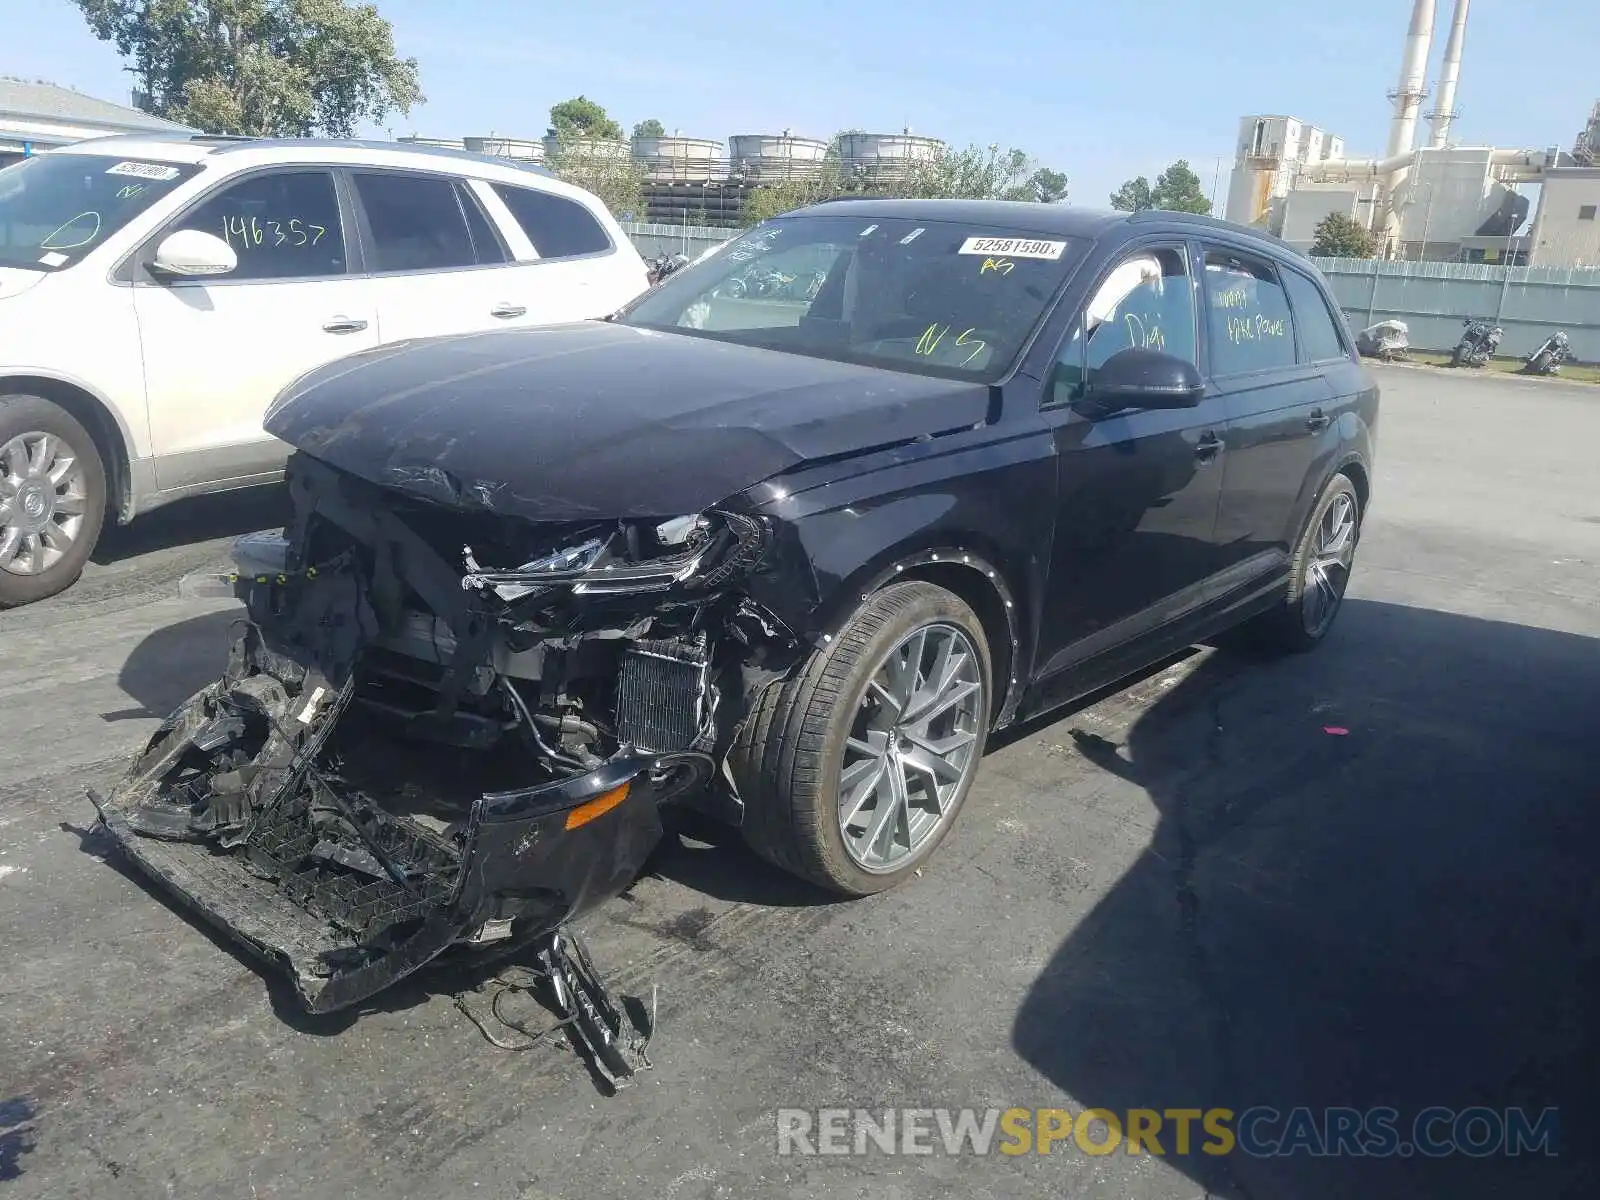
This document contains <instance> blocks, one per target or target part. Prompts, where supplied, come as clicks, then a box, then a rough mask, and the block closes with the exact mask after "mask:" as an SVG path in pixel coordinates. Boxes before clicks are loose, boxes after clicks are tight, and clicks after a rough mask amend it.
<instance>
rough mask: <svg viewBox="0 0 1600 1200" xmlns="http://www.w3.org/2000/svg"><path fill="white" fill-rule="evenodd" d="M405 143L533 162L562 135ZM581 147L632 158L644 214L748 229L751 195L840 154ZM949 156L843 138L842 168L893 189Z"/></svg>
mask: <svg viewBox="0 0 1600 1200" xmlns="http://www.w3.org/2000/svg"><path fill="white" fill-rule="evenodd" d="M400 141H402V142H411V143H418V144H422V145H429V146H449V147H453V148H455V149H464V150H472V151H475V152H477V153H481V154H495V155H501V156H504V157H508V158H515V159H519V160H522V161H529V162H547V161H550V160H552V159H554V158H555V157H556V156H557V155H558V154H559V153H560V152H561V146H560V144H559V141H558V139H556V138H555V137H545V138H542V139H540V140H538V141H533V140H529V139H526V138H510V137H496V136H489V137H464V138H456V139H450V138H431V137H421V136H415V135H414V136H411V137H403V138H401V139H400ZM569 148H575V149H576V150H578V151H579V152H581V153H584V154H608V155H615V156H617V157H618V158H623V157H629V156H631V157H632V158H633V160H634V161H636V162H638V163H639V164H640V166H641V167H642V169H643V174H644V201H645V211H644V212H643V213H640V214H637V215H638V217H639V218H641V219H643V220H648V221H659V222H662V223H665V224H684V225H721V226H736V225H739V224H742V223H743V215H744V208H745V203H746V201H747V200H748V198H749V196H750V193H751V192H752V191H754V190H755V189H757V188H759V187H762V186H764V185H770V184H774V183H784V182H790V181H794V180H800V179H807V178H819V177H821V176H822V174H823V171H824V167H825V165H826V164H827V163H828V161H829V158H830V155H831V154H832V153H833V152H834V144H833V140H832V139H829V138H815V137H803V136H800V135H797V134H795V133H794V132H793V131H791V130H788V129H785V130H783V131H782V132H781V133H739V134H734V135H733V136H732V137H730V138H728V140H727V141H726V143H724V142H721V141H717V140H714V139H710V138H697V137H685V136H684V135H683V134H682V133H681V132H674V133H672V134H670V135H666V136H661V137H638V138H634V139H633V140H632V142H631V143H629V142H623V141H602V140H588V139H586V140H584V141H582V142H580V143H577V144H576V146H575V147H569ZM944 151H945V143H944V142H942V141H940V140H939V139H938V138H931V137H923V136H921V135H918V134H914V133H912V132H911V131H910V130H909V129H905V130H902V131H901V132H899V133H850V134H845V135H844V136H843V137H842V138H840V139H839V146H838V167H839V171H840V174H841V176H842V178H843V183H844V186H845V187H847V188H862V189H867V188H874V187H886V186H892V185H894V184H895V183H898V182H900V181H902V180H904V179H905V178H906V177H907V175H908V174H909V173H910V172H911V171H912V169H913V168H914V167H915V165H916V164H917V163H919V162H928V161H931V160H933V159H936V158H938V157H939V155H941V154H943V153H944Z"/></svg>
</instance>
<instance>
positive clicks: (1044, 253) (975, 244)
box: [956, 237, 1067, 262]
mask: <svg viewBox="0 0 1600 1200" xmlns="http://www.w3.org/2000/svg"><path fill="white" fill-rule="evenodd" d="M1066 248H1067V244H1066V243H1065V242H1045V241H1039V240H1037V239H1034V238H1002V237H969V238H968V239H967V240H966V241H964V242H962V243H961V248H960V249H959V250H957V251H956V253H957V254H985V255H988V254H993V255H1004V256H1005V257H1007V258H1042V259H1046V260H1048V261H1051V262H1054V261H1055V260H1056V259H1058V258H1060V257H1061V254H1062V251H1064V250H1065V249H1066Z"/></svg>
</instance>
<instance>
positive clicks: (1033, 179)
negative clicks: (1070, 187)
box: [1028, 167, 1067, 204]
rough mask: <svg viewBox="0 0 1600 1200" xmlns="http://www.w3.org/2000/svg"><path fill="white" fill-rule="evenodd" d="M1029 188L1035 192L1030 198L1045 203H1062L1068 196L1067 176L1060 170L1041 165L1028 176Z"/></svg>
mask: <svg viewBox="0 0 1600 1200" xmlns="http://www.w3.org/2000/svg"><path fill="white" fill-rule="evenodd" d="M1028 188H1029V190H1030V191H1031V192H1032V193H1033V195H1032V196H1030V197H1029V199H1031V200H1038V201H1040V202H1041V203H1044V204H1060V203H1062V202H1063V201H1065V200H1066V198H1067V177H1066V176H1065V175H1063V174H1062V173H1061V172H1060V171H1052V170H1051V169H1050V168H1049V167H1040V168H1039V169H1038V170H1037V171H1035V172H1034V173H1033V174H1032V175H1030V176H1028Z"/></svg>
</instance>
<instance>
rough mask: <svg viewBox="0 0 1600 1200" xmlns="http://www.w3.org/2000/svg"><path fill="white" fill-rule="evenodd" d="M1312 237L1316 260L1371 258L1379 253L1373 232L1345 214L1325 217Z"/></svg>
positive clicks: (1313, 253)
mask: <svg viewBox="0 0 1600 1200" xmlns="http://www.w3.org/2000/svg"><path fill="white" fill-rule="evenodd" d="M1312 236H1313V238H1314V239H1315V240H1314V241H1313V242H1312V243H1311V253H1312V255H1313V256H1314V257H1316V258H1371V257H1373V255H1375V254H1377V253H1378V242H1377V239H1376V238H1374V237H1373V236H1372V233H1371V231H1370V230H1368V229H1367V228H1366V226H1364V225H1362V224H1361V222H1359V221H1357V220H1356V219H1355V218H1354V217H1352V216H1349V215H1347V214H1345V213H1338V212H1335V213H1329V214H1328V215H1327V216H1325V217H1323V218H1322V220H1320V221H1318V222H1317V228H1316V230H1315V231H1314V233H1313V235H1312Z"/></svg>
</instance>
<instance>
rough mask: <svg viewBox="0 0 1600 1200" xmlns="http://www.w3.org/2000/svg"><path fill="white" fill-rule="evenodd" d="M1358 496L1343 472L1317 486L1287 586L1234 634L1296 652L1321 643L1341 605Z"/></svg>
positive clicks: (1357, 522)
mask: <svg viewBox="0 0 1600 1200" xmlns="http://www.w3.org/2000/svg"><path fill="white" fill-rule="evenodd" d="M1361 517H1362V512H1361V499H1360V497H1359V496H1358V495H1357V494H1356V488H1355V484H1354V483H1352V482H1351V481H1350V477H1349V476H1348V475H1335V476H1334V477H1333V478H1332V479H1330V480H1329V481H1328V485H1327V486H1326V487H1325V488H1323V490H1322V495H1321V496H1320V497H1318V499H1317V503H1316V505H1315V506H1314V507H1313V508H1312V510H1311V517H1310V519H1309V520H1307V522H1306V526H1305V529H1303V530H1302V531H1301V533H1300V540H1299V542H1298V543H1297V544H1296V546H1295V550H1294V554H1293V556H1292V557H1291V558H1290V560H1289V585H1288V588H1287V590H1286V591H1285V594H1284V596H1283V598H1282V599H1281V600H1279V601H1278V603H1277V604H1276V605H1275V606H1274V607H1272V608H1271V609H1268V610H1267V611H1266V612H1264V613H1262V614H1261V615H1260V616H1259V617H1256V618H1254V619H1253V620H1251V621H1249V622H1248V623H1246V624H1245V625H1244V626H1243V627H1241V629H1240V633H1241V634H1243V635H1244V637H1245V639H1246V640H1247V641H1248V642H1250V643H1251V644H1252V645H1254V646H1256V647H1259V648H1261V649H1264V650H1268V651H1273V652H1278V653H1290V654H1298V653H1304V652H1305V651H1307V650H1312V649H1315V648H1316V647H1317V646H1320V645H1321V644H1322V641H1323V639H1324V638H1326V637H1327V636H1328V632H1329V631H1330V630H1331V629H1332V628H1333V623H1334V621H1335V619H1336V618H1337V617H1338V615H1339V610H1340V608H1342V607H1343V606H1344V593H1345V589H1346V588H1347V587H1348V586H1349V583H1350V572H1351V570H1352V569H1353V568H1354V566H1355V553H1356V546H1357V543H1358V542H1359V541H1360V539H1361Z"/></svg>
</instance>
